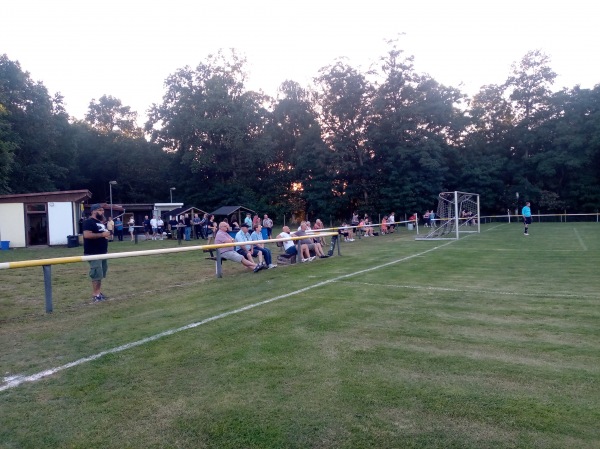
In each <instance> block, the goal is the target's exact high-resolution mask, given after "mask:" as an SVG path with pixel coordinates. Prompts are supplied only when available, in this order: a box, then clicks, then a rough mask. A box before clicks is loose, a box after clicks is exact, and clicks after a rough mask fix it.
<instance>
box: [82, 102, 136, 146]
mask: <svg viewBox="0 0 600 449" xmlns="http://www.w3.org/2000/svg"><path fill="white" fill-rule="evenodd" d="M85 120H86V122H88V123H89V124H90V125H91V126H92V128H95V129H97V130H98V131H100V132H101V133H104V134H108V133H112V132H115V133H120V134H123V135H124V136H128V137H141V136H142V134H143V133H142V130H141V128H139V127H138V126H137V124H136V121H137V113H136V112H133V111H132V110H131V108H130V107H129V106H123V104H122V102H121V100H119V99H118V98H115V97H112V96H110V95H102V97H100V100H98V101H96V99H92V101H90V105H89V107H88V113H87V114H86V115H85Z"/></svg>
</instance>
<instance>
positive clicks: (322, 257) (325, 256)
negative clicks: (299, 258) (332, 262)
mask: <svg viewBox="0 0 600 449" xmlns="http://www.w3.org/2000/svg"><path fill="white" fill-rule="evenodd" d="M328 257H329V256H328V255H327V254H323V255H322V256H319V258H320V259H327V258H328Z"/></svg>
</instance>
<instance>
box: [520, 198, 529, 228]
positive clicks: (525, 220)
mask: <svg viewBox="0 0 600 449" xmlns="http://www.w3.org/2000/svg"><path fill="white" fill-rule="evenodd" d="M521 215H523V224H524V225H525V229H524V230H523V234H524V235H529V225H530V224H531V204H530V203H529V201H527V202H526V203H525V206H523V209H522V210H521Z"/></svg>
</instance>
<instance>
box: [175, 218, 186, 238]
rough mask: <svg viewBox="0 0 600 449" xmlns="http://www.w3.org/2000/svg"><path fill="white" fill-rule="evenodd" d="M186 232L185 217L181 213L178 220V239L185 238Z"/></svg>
mask: <svg viewBox="0 0 600 449" xmlns="http://www.w3.org/2000/svg"><path fill="white" fill-rule="evenodd" d="M184 234H185V218H184V216H183V215H180V216H179V218H178V220H177V240H183V238H184Z"/></svg>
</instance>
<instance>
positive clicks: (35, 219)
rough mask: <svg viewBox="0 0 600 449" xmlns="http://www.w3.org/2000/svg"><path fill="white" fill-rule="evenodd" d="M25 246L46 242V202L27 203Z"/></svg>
mask: <svg viewBox="0 0 600 449" xmlns="http://www.w3.org/2000/svg"><path fill="white" fill-rule="evenodd" d="M26 206H27V217H26V219H25V223H26V226H27V246H34V245H47V244H48V210H47V208H46V203H38V204H36V203H32V204H27V205H26Z"/></svg>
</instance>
